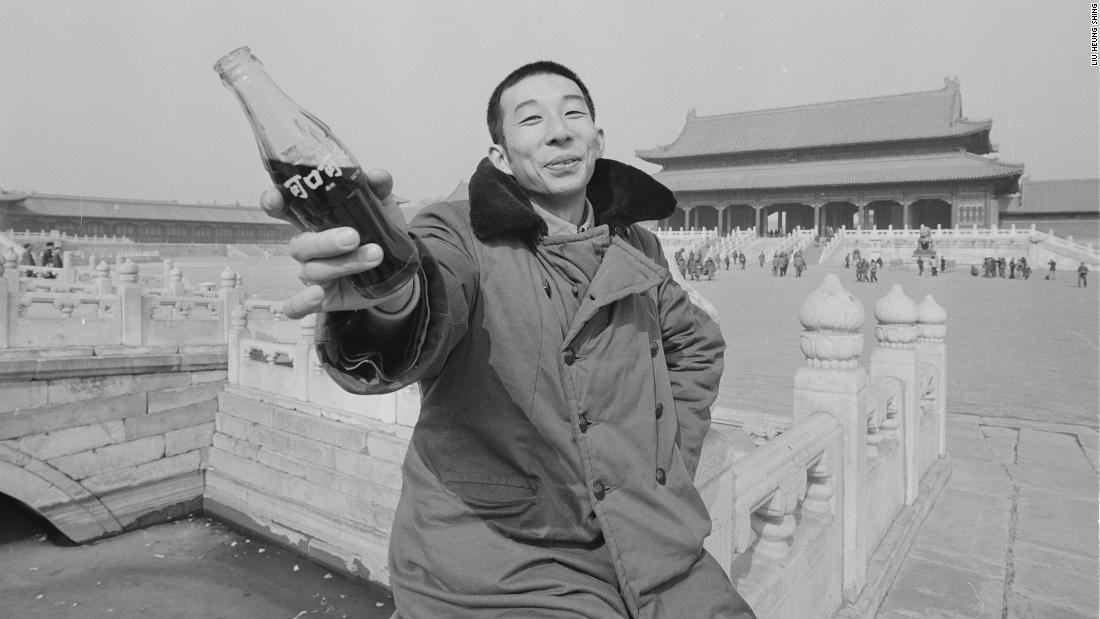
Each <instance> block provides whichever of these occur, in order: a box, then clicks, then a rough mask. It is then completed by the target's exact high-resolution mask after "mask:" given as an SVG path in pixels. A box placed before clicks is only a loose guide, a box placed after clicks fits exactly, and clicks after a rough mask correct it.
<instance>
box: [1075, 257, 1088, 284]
mask: <svg viewBox="0 0 1100 619" xmlns="http://www.w3.org/2000/svg"><path fill="white" fill-rule="evenodd" d="M1077 287H1078V288H1088V287H1089V267H1088V265H1086V264H1085V263H1084V262H1082V263H1081V266H1079V267H1077Z"/></svg>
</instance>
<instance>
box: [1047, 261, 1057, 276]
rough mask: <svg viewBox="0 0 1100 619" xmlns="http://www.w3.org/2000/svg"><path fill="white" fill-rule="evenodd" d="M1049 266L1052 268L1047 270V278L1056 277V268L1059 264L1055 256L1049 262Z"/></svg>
mask: <svg viewBox="0 0 1100 619" xmlns="http://www.w3.org/2000/svg"><path fill="white" fill-rule="evenodd" d="M1047 266H1048V267H1050V270H1048V271H1047V276H1046V278H1045V279H1054V269H1055V267H1057V266H1058V263H1057V262H1055V261H1054V258H1051V259H1050V260H1049V261H1048V262H1047Z"/></svg>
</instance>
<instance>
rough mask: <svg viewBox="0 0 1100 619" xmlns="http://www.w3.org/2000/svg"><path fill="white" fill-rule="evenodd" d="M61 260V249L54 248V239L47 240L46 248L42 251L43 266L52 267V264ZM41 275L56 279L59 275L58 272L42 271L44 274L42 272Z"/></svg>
mask: <svg viewBox="0 0 1100 619" xmlns="http://www.w3.org/2000/svg"><path fill="white" fill-rule="evenodd" d="M60 262H61V252H60V250H57V249H54V246H53V241H47V242H46V249H44V250H43V251H42V266H44V267H52V266H54V265H55V263H60ZM40 277H44V278H46V279H55V278H56V277H57V274H56V273H42V274H40Z"/></svg>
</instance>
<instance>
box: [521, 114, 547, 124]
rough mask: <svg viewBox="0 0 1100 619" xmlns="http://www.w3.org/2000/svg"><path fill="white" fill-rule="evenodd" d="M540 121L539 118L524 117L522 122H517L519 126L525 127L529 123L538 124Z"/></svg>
mask: <svg viewBox="0 0 1100 619" xmlns="http://www.w3.org/2000/svg"><path fill="white" fill-rule="evenodd" d="M541 119H542V117H541V116H526V117H524V118H523V119H522V120H520V121H519V124H521V125H527V124H530V123H533V122H538V121H539V120H541Z"/></svg>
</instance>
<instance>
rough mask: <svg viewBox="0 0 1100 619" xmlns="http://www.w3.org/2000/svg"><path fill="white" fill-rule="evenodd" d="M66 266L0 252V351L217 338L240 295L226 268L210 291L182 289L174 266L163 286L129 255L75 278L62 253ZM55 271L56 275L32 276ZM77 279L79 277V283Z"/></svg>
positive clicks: (222, 341) (75, 271)
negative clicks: (144, 277)
mask: <svg viewBox="0 0 1100 619" xmlns="http://www.w3.org/2000/svg"><path fill="white" fill-rule="evenodd" d="M65 264H66V266H65V267H64V268H61V269H56V268H51V267H26V266H21V265H18V264H16V261H15V254H14V252H12V251H11V250H10V249H9V250H8V251H6V252H5V254H4V271H3V281H2V282H0V351H4V350H10V349H23V348H43V347H65V346H133V347H141V346H157V345H167V344H175V343H179V342H186V343H189V344H217V345H225V343H226V338H227V333H228V314H229V312H228V311H227V309H226V308H230V309H231V308H233V307H236V306H238V305H239V304H240V302H241V299H240V297H241V291H240V290H239V289H238V288H237V287H236V282H237V279H236V274H235V273H233V271H232V270H229V269H227V271H226V272H225V273H223V278H222V282H221V286H220V288H219V289H218V290H212V289H210V290H199V291H189V290H185V289H184V286H183V283H182V275H181V274H180V273H179V270H178V269H176V270H174V272H173V273H171V275H170V277H169V279H168V283H167V285H166V286H164V287H163V288H150V287H149V286H146V285H143V284H142V283H141V282H139V281H138V267H137V265H136V264H134V263H133V262H130V261H126V262H122V263H121V264H119V265H118V267H117V269H116V272H115V275H114V277H113V278H112V277H111V275H110V268H109V267H108V265H107V264H106V263H104V262H100V263H99V264H98V265H96V267H94V269H90V270H89V272H87V273H86V275H87V277H84V278H81V277H79V273H78V269H77V267H76V266H75V265H73V263H72V262H71V256H70V255H68V252H67V261H66V263H65ZM44 270H45V271H50V272H56V274H58V277H56V278H55V279H47V278H42V277H37V276H36V275H37V274H38V273H41V272H44ZM80 279H84V283H81V282H80V281H78V280H80Z"/></svg>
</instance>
